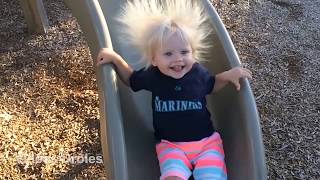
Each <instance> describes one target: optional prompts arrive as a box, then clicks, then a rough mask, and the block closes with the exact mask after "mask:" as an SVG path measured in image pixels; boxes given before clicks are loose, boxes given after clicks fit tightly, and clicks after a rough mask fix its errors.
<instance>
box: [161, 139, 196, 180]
mask: <svg viewBox="0 0 320 180" xmlns="http://www.w3.org/2000/svg"><path fill="white" fill-rule="evenodd" d="M156 150H157V156H158V160H159V164H160V171H161V177H160V179H161V180H188V178H189V177H190V176H191V170H190V169H191V167H192V166H191V163H190V162H189V160H188V159H187V157H186V156H185V154H184V152H183V151H182V150H180V149H179V148H177V147H176V146H175V145H174V144H171V143H170V142H166V141H162V142H160V143H159V144H157V146H156Z"/></svg>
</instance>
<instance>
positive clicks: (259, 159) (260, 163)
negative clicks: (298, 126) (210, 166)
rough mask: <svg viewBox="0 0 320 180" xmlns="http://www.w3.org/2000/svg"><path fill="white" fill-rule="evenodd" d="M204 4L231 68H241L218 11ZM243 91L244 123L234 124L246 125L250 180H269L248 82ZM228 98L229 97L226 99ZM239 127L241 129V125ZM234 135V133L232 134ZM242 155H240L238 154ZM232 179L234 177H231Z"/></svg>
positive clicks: (256, 115) (240, 105)
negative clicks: (250, 163)
mask: <svg viewBox="0 0 320 180" xmlns="http://www.w3.org/2000/svg"><path fill="white" fill-rule="evenodd" d="M201 1H202V3H203V6H204V8H205V10H206V13H207V14H208V16H209V21H210V23H211V25H212V26H213V28H214V29H215V34H216V36H217V37H218V38H219V40H220V42H221V44H222V46H223V49H224V51H225V52H226V56H227V59H228V62H229V65H228V66H230V67H236V66H241V62H240V60H239V57H238V54H237V52H236V49H235V47H234V45H233V43H232V41H231V38H230V36H229V34H228V32H227V30H226V28H225V26H224V24H223V22H222V21H221V19H220V17H219V15H218V13H217V11H216V10H215V8H214V7H213V5H212V4H211V2H210V1H209V0H201ZM241 84H242V90H241V91H240V93H239V103H240V104H239V107H240V109H241V110H240V112H241V116H242V117H243V118H242V119H243V122H236V121H234V122H232V123H235V124H238V123H242V124H244V125H245V128H244V130H243V131H246V133H245V134H246V136H247V137H246V141H247V144H248V146H250V147H249V149H250V151H249V152H250V154H247V155H248V156H251V157H248V159H250V160H251V161H252V165H251V168H252V169H251V170H250V171H251V176H252V177H250V179H253V180H255V179H259V180H260V179H261V180H266V179H267V168H266V163H265V153H264V145H263V141H262V133H261V127H260V122H259V121H260V119H259V115H258V112H257V108H256V103H255V99H254V96H253V93H252V90H251V88H250V85H249V82H248V81H247V80H245V81H242V82H241ZM224 98H228V97H224ZM238 127H241V125H239V126H238ZM231 133H233V132H231ZM238 155H240V154H238ZM232 164H233V163H231V166H229V167H228V168H233V169H234V170H233V171H236V168H238V167H232ZM243 166H246V164H243ZM231 177H232V175H231ZM232 179H241V178H239V177H234V178H232Z"/></svg>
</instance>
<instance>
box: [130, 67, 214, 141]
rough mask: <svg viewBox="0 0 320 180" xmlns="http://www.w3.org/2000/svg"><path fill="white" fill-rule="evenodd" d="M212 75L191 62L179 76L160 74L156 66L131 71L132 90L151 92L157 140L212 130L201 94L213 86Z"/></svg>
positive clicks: (190, 137)
mask: <svg viewBox="0 0 320 180" xmlns="http://www.w3.org/2000/svg"><path fill="white" fill-rule="evenodd" d="M214 82H215V78H214V76H212V75H210V73H209V72H208V70H207V69H206V68H205V67H203V66H202V65H200V64H199V63H194V65H193V66H192V68H191V70H190V71H189V72H188V73H187V74H185V75H184V76H183V77H182V78H180V79H174V78H172V77H169V76H167V75H164V74H162V73H161V72H160V71H159V69H158V68H157V67H154V66H151V67H149V68H148V69H141V70H139V71H134V72H133V74H132V75H131V77H130V86H131V88H132V90H133V91H139V90H141V89H144V90H148V91H151V92H152V110H153V127H154V130H155V137H156V139H157V140H161V139H165V140H168V141H173V142H188V141H197V140H200V139H202V138H205V137H208V136H210V135H211V134H212V133H213V132H214V128H213V125H212V122H211V120H210V113H209V111H208V109H207V107H206V104H207V102H206V99H205V96H206V95H207V94H209V93H211V91H212V90H213V86H214Z"/></svg>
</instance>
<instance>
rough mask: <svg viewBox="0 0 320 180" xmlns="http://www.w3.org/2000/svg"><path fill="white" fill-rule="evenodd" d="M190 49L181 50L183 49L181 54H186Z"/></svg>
mask: <svg viewBox="0 0 320 180" xmlns="http://www.w3.org/2000/svg"><path fill="white" fill-rule="evenodd" d="M189 52H190V51H189V50H183V51H181V54H182V55H186V54H188V53H189Z"/></svg>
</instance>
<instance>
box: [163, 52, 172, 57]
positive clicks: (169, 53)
mask: <svg viewBox="0 0 320 180" xmlns="http://www.w3.org/2000/svg"><path fill="white" fill-rule="evenodd" d="M164 55H165V56H172V52H166V53H164Z"/></svg>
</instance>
